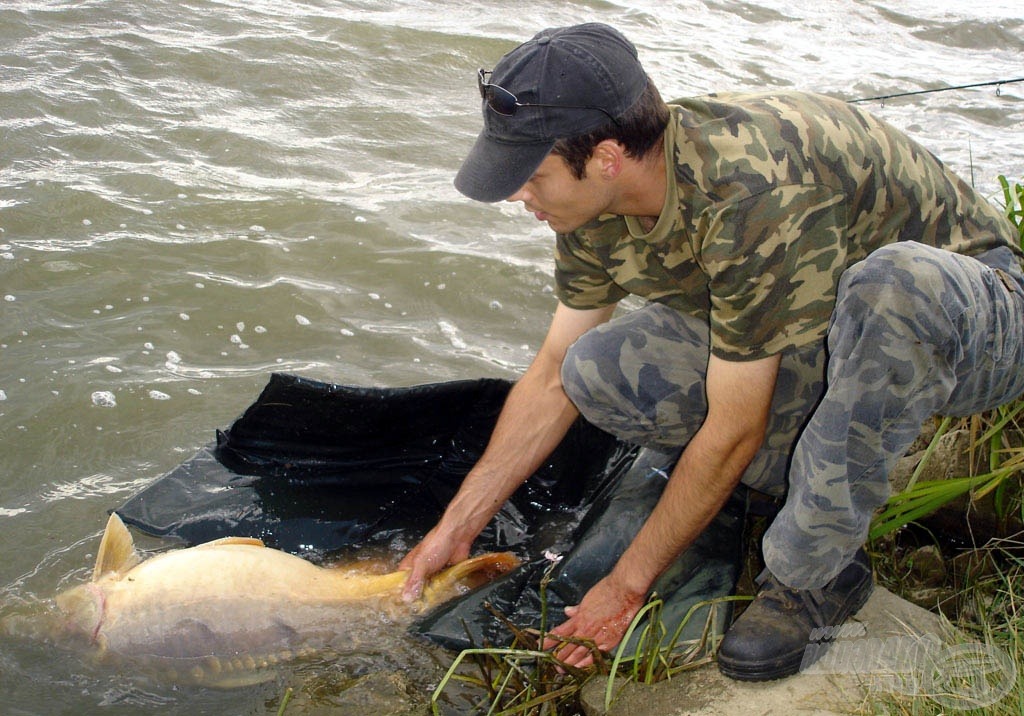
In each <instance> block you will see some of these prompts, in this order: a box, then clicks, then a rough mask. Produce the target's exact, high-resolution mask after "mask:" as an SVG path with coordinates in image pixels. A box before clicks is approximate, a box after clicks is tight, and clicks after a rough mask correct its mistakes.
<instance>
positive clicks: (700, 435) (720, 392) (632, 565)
mask: <svg viewBox="0 0 1024 716" xmlns="http://www.w3.org/2000/svg"><path fill="white" fill-rule="evenodd" d="M779 360H780V359H779V356H773V357H770V358H765V359H762V360H758V361H751V362H748V363H736V362H727V361H723V360H721V359H719V358H715V357H714V356H712V357H711V360H710V361H709V363H708V374H707V397H708V414H707V419H706V420H705V421H704V424H703V425H702V426H701V428H700V430H698V431H697V433H696V434H695V435H694V437H693V439H692V440H691V441H690V444H689V445H687V446H686V449H685V450H684V451H683V454H682V456H681V457H680V459H679V463H678V464H677V465H676V468H675V470H673V472H672V476H671V477H670V479H669V481H668V484H667V485H666V486H665V491H664V493H663V494H662V496H661V499H660V500H659V501H658V504H657V505H656V506H655V508H654V510H653V511H652V512H651V515H650V517H648V519H647V521H646V522H645V523H644V526H643V527H642V528H641V529H640V532H639V533H637V536H636V538H635V539H634V540H633V542H632V543H631V544H630V546H629V547H628V548H627V549H626V551H625V552H624V553H623V554H622V556H621V557H620V558H619V560H618V562H617V563H616V565H615V567H614V568H613V569H612V571H611V572H610V573H609V574H608V575H607V576H606V577H605V578H604V579H602V580H601V581H600V582H598V583H597V584H595V585H594V587H593V588H591V589H590V591H588V592H587V593H586V594H585V595H584V597H583V600H582V601H581V602H580V603H579V604H578V605H577V606H575V607H569V608H567V609H566V614H567V615H568V616H569V619H568V620H567V621H565V622H564V623H562V624H561V625H559V626H558V627H557V628H555V629H552V630H551V633H552V634H554V635H556V636H561V637H569V636H571V637H575V638H579V639H591V640H593V641H594V643H595V644H596V645H597V647H598V648H599V649H601V650H603V651H608V650H610V649H612V648H614V647H615V646H616V645H617V644H618V643H619V642H620V641H621V640H622V637H623V636H624V635H625V633H626V629H628V628H629V624H630V622H631V621H632V620H633V617H635V616H636V614H637V612H638V611H639V610H640V609H641V608H642V607H643V605H644V602H645V601H646V599H647V595H648V592H649V591H650V589H651V585H653V584H654V581H655V580H656V579H657V578H658V576H659V575H660V574H661V573H662V572H663V571H665V569H667V568H668V566H669V565H670V564H671V563H672V561H673V560H674V559H675V558H676V557H677V556H678V555H679V554H680V553H681V552H682V551H683V550H685V549H686V548H687V547H689V546H690V544H691V543H692V542H693V541H694V540H695V539H696V538H697V536H698V535H699V534H700V533H701V531H703V529H704V528H705V527H706V526H707V525H708V523H710V522H711V520H712V519H713V518H714V516H715V515H716V514H717V513H718V511H719V510H720V509H721V508H722V505H724V504H725V501H726V500H727V499H728V497H729V495H730V494H731V493H732V491H733V490H734V489H735V488H736V485H737V484H738V483H739V480H740V478H741V477H742V475H743V471H744V470H745V469H746V467H747V465H748V464H749V463H750V461H751V460H752V459H753V457H754V454H755V453H756V452H757V450H758V448H759V447H760V446H761V443H762V441H763V439H764V433H765V428H766V426H767V423H768V414H769V408H770V406H771V399H772V395H773V393H774V390H775V379H776V376H777V375H778V368H779ZM555 643H556V642H554V641H549V642H548V643H547V646H548V647H551V646H553V645H554V644H555ZM558 655H559V658H560V659H562V660H563V661H565V662H566V663H568V664H571V665H574V666H586V665H589V664H590V663H591V661H592V658H591V655H590V652H589V651H588V650H587V649H586V648H584V647H582V646H578V645H574V644H567V645H565V646H564V647H563V648H562V649H561V650H560V651H559V653H558Z"/></svg>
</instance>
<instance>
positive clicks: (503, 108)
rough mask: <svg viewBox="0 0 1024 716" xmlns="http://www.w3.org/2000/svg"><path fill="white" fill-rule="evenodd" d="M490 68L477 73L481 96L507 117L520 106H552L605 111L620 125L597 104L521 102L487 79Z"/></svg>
mask: <svg viewBox="0 0 1024 716" xmlns="http://www.w3.org/2000/svg"><path fill="white" fill-rule="evenodd" d="M490 74H491V71H490V70H484V69H481V70H479V71H478V72H477V74H476V83H477V87H479V89H480V97H481V98H482V99H483V100H484V101H485V102H487V106H488V107H490V108H491V109H492V110H493V111H495V112H497V113H498V114H500V115H504V116H505V117H511V116H512V115H514V114H515V113H516V111H517V110H518V109H519V108H520V107H551V108H554V109H592V110H596V111H598V112H601V113H603V114H604V115H605V116H606V117H608V119H610V120H611V121H612V123H613V124H614V125H615V126H616V127H618V126H620V125H619V122H618V120H617V119H615V117H613V116H612V115H611V114H610V113H609V112H608V110H606V109H603V108H601V107H597V106H595V105H583V104H540V103H537V102H520V101H519V98H518V97H516V96H515V95H514V94H512V93H511V92H509V91H508V90H507V89H505V88H504V87H502V86H501V85H496V84H493V83H491V82H488V81H487V76H488V75H490Z"/></svg>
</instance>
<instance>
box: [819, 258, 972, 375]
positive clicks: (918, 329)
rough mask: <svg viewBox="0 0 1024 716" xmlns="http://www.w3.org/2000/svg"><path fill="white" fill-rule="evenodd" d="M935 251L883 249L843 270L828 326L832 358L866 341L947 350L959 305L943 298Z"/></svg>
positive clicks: (940, 275) (843, 354) (944, 285)
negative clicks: (904, 343) (938, 347)
mask: <svg viewBox="0 0 1024 716" xmlns="http://www.w3.org/2000/svg"><path fill="white" fill-rule="evenodd" d="M939 251H940V250H939V249H935V248H933V247H930V246H924V245H923V244H918V243H915V242H911V241H903V242H899V243H896V244H891V245H888V246H884V247H882V248H880V249H877V250H876V251H874V252H872V253H871V254H870V255H869V256H868V257H867V258H865V259H864V260H862V261H859V262H858V263H856V264H854V265H853V266H851V267H850V268H848V269H847V270H846V271H845V272H843V275H842V277H841V278H840V281H839V286H838V289H837V295H836V308H835V311H834V313H833V316H832V324H831V326H830V328H829V349H830V353H831V354H832V355H833V356H838V357H848V356H849V354H850V353H851V352H852V351H853V350H855V349H857V348H859V349H860V350H861V351H863V350H864V348H865V345H864V344H865V342H872V341H875V342H878V343H879V344H881V345H891V343H892V342H893V341H907V342H911V343H915V344H918V345H920V344H924V345H933V346H945V345H947V344H948V343H949V342H950V340H951V337H952V335H953V325H954V323H955V320H956V316H955V315H953V313H955V312H957V311H958V310H960V309H959V308H958V306H961V305H962V303H961V302H958V301H949V300H947V299H948V298H949V296H948V295H947V290H946V283H945V281H944V280H943V275H942V269H941V268H940V266H941V264H942V256H941V254H938V253H937V252H939Z"/></svg>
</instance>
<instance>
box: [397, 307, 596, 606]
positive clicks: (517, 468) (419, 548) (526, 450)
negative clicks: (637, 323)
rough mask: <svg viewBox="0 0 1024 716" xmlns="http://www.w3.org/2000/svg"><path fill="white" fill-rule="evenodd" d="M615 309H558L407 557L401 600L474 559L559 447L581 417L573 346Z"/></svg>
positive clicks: (404, 563)
mask: <svg viewBox="0 0 1024 716" xmlns="http://www.w3.org/2000/svg"><path fill="white" fill-rule="evenodd" d="M614 310H615V307H614V306H608V307H606V308H599V309H593V310H586V311H580V310H576V309H572V308H568V307H566V306H564V305H562V304H559V306H558V308H557V309H556V310H555V315H554V318H553V319H552V321H551V327H550V328H549V329H548V334H547V337H546V338H545V339H544V343H543V345H541V348H540V350H539V351H538V352H537V355H536V356H535V357H534V359H533V362H532V363H531V364H530V367H529V368H528V369H527V371H526V373H524V374H523V377H522V378H520V379H519V381H518V382H517V383H516V384H515V386H513V388H512V390H511V391H510V392H509V395H508V398H507V399H506V401H505V405H504V407H503V408H502V410H501V415H500V416H499V417H498V422H497V424H496V425H495V427H494V432H493V433H492V435H491V439H490V442H488V444H487V449H486V450H485V451H484V454H483V455H482V456H481V457H480V460H479V461H478V462H477V464H476V465H475V466H474V467H473V469H472V470H470V472H469V474H468V475H466V477H465V479H464V480H463V482H462V485H461V487H460V488H459V491H458V493H457V494H456V495H455V497H454V498H452V501H451V503H449V505H448V507H447V509H445V512H444V514H443V515H442V516H441V520H440V521H439V522H438V523H437V525H436V526H435V527H434V529H432V530H431V531H430V532H429V533H428V534H427V535H426V537H424V538H423V540H422V541H421V542H420V543H419V544H418V545H416V547H414V548H413V549H412V551H410V552H409V554H407V555H406V556H405V558H404V559H403V560H402V562H401V563H400V564H399V565H398V568H399V569H409V570H411V571H410V574H409V579H408V581H407V582H406V587H405V591H404V592H403V594H402V596H403V597H404V598H405V599H407V600H411V599H415V598H416V597H418V596H419V594H420V592H421V591H422V589H423V582H424V580H426V579H427V578H428V577H430V576H431V575H433V574H435V573H436V572H438V571H439V570H440V569H442V568H443V567H445V566H446V565H448V564H454V563H455V562H458V561H460V560H463V559H465V558H466V557H468V556H469V550H470V548H471V547H472V545H473V540H475V539H476V537H477V535H479V534H480V532H481V530H483V528H484V527H485V526H486V525H487V523H488V522H489V521H490V519H491V518H492V517H493V516H494V515H495V513H496V512H497V511H498V510H499V509H500V508H501V506H502V505H503V504H505V500H507V499H508V498H509V497H511V495H512V493H513V492H515V490H516V488H517V487H519V485H521V484H522V483H523V482H524V481H525V480H526V478H528V477H529V476H530V475H532V474H533V473H534V471H536V470H537V468H538V467H540V465H541V464H542V463H543V462H544V460H546V459H547V457H548V455H550V454H551V452H552V451H553V450H554V449H555V448H556V447H557V446H558V443H559V442H560V441H561V440H562V438H563V437H565V434H566V432H567V431H568V430H569V427H570V426H571V425H572V423H573V421H574V420H575V419H576V417H577V415H578V412H577V410H576V408H575V406H573V404H572V403H571V402H570V401H569V398H568V397H566V395H565V392H564V391H563V390H562V361H563V360H564V358H565V353H566V351H567V350H568V348H569V346H570V345H572V343H573V342H574V341H575V340H576V339H577V338H579V337H580V336H581V335H583V334H584V333H585V332H586V331H588V330H590V329H591V328H593V327H594V326H597V325H598V324H600V323H604V322H605V321H607V320H608V319H609V318H610V317H611V315H612V312H613V311H614Z"/></svg>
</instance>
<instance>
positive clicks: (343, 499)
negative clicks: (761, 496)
mask: <svg viewBox="0 0 1024 716" xmlns="http://www.w3.org/2000/svg"><path fill="white" fill-rule="evenodd" d="M510 388H511V383H509V382H508V381H504V380H498V379H477V380H465V381H450V382H443V383H431V384H425V385H419V386H413V387H407V388H367V387H357V386H345V385H335V384H329V383H323V382H319V381H315V380H310V379H308V378H303V377H298V376H294V375H285V374H274V375H272V376H271V378H270V380H269V382H268V384H267V385H266V387H265V388H264V389H263V391H262V393H261V394H260V395H259V397H258V398H257V399H256V401H255V402H254V403H253V404H252V405H251V406H250V407H249V408H248V409H247V410H246V411H245V413H244V414H243V415H242V416H241V417H239V418H238V419H237V420H236V421H235V422H234V423H233V424H232V425H231V426H230V427H228V428H227V429H225V430H223V431H217V432H216V440H215V441H213V442H211V443H210V444H209V445H207V446H206V447H204V448H203V449H201V450H200V451H199V452H198V453H197V454H195V455H194V456H193V457H192V458H190V459H188V460H186V461H185V462H184V463H182V464H181V465H179V466H178V467H177V468H175V469H173V470H171V471H170V472H169V473H167V474H166V475H163V476H162V477H160V478H158V479H157V480H156V481H155V482H154V483H153V484H151V485H150V486H148V487H147V488H145V489H144V490H142V491H141V492H140V493H138V494H136V495H135V496H133V497H132V498H131V499H129V500H128V501H127V502H125V504H124V505H122V506H121V507H119V508H117V510H116V511H117V513H118V514H119V515H120V516H121V518H122V519H123V520H124V521H125V522H126V523H128V524H130V525H132V526H134V527H136V528H137V529H139V530H141V531H143V532H146V533H149V534H152V535H157V536H162V537H167V538H170V539H174V540H178V541H180V542H183V543H185V544H187V545H192V544H199V543H201V542H206V541H208V540H211V539H216V538H218V537H224V536H228V535H238V536H251V537H259V538H260V539H262V540H263V541H264V542H265V543H267V544H268V545H269V546H273V547H276V548H278V549H282V550H285V551H288V552H293V553H298V554H302V555H304V556H307V557H311V558H314V559H316V558H317V557H324V556H329V555H331V554H333V553H338V552H340V551H344V550H348V549H358V548H360V547H365V546H371V545H401V546H404V548H408V547H410V546H412V545H414V544H415V543H416V541H417V540H418V539H419V538H420V537H422V536H423V535H424V534H426V532H427V531H428V530H429V529H430V528H431V527H432V526H433V525H434V524H435V523H436V521H437V519H438V518H439V517H440V515H441V513H442V511H443V510H444V507H445V505H447V503H448V501H449V500H450V499H451V497H452V496H453V495H454V494H455V492H456V491H457V490H458V487H459V485H460V483H461V480H462V478H463V477H464V476H465V475H466V473H467V472H468V471H469V469H470V468H471V467H472V466H473V464H474V463H475V462H476V460H477V459H478V458H479V457H480V455H481V454H482V453H483V450H484V448H485V447H486V444H487V441H488V439H489V437H490V434H491V431H492V429H493V427H494V424H495V421H496V420H497V416H498V413H499V412H500V410H501V407H502V405H503V404H504V401H505V398H506V396H507V394H508V391H509V389H510ZM671 462H672V456H665V455H662V454H660V453H653V452H650V451H645V450H639V449H638V448H637V447H636V446H633V445H630V444H626V443H623V442H621V441H619V440H617V439H615V438H614V437H612V436H610V435H608V434H607V433H605V432H603V431H601V430H599V429H597V428H596V427H594V426H593V425H591V424H589V423H587V422H586V421H585V420H583V419H582V418H580V419H578V420H577V421H576V422H575V423H574V424H573V426H572V428H571V429H570V430H569V432H568V434H567V435H566V437H565V439H564V440H563V441H562V442H561V444H559V446H558V448H557V449H556V450H555V451H554V452H553V453H552V455H551V456H550V458H549V459H548V460H547V461H546V462H545V463H544V465H543V466H542V467H541V468H540V469H539V470H537V472H536V473H535V474H534V475H532V476H531V477H530V478H529V479H528V480H527V481H526V483H524V484H523V486H522V487H520V489H519V490H518V491H517V492H516V493H515V494H514V495H513V496H512V498H511V499H510V500H509V501H508V503H507V504H506V505H505V506H504V507H503V508H502V510H501V511H500V512H499V513H498V515H497V516H496V517H495V518H494V519H493V520H492V521H491V524H490V525H488V527H487V528H486V529H485V530H484V532H483V533H482V534H481V536H480V537H479V538H478V540H477V542H476V543H475V545H474V551H481V552H482V551H488V550H512V551H514V552H515V553H517V554H518V555H519V556H520V557H521V558H522V559H523V564H522V566H520V567H519V568H517V569H516V570H514V571H513V572H511V573H509V574H508V575H505V576H504V577H503V578H501V579H500V580H498V581H497V582H494V583H492V584H490V585H486V586H484V587H482V588H481V589H479V590H477V591H475V592H472V593H470V594H467V595H465V596H463V597H461V598H459V599H456V600H454V601H452V602H449V603H448V604H446V605H444V606H442V607H441V608H440V609H438V610H435V611H434V612H431V613H429V614H426V615H424V616H423V617H421V618H420V619H419V620H418V621H417V622H416V623H415V624H414V625H413V627H412V630H413V631H414V632H417V633H419V634H422V635H423V636H425V637H427V638H429V639H431V640H433V641H435V642H437V643H440V644H442V645H444V646H447V647H450V648H455V649H461V648H467V647H469V646H473V645H475V646H480V645H482V644H484V643H492V644H501V643H505V642H507V641H509V639H510V638H511V635H510V634H509V633H508V631H507V630H506V628H505V627H504V626H502V625H501V624H500V623H499V622H498V621H497V620H496V619H495V618H494V617H493V615H492V613H491V611H490V609H488V607H487V605H491V607H492V608H493V609H496V610H498V611H500V612H502V613H503V614H505V615H507V616H508V618H509V619H510V620H511V621H512V622H513V623H515V624H517V625H518V626H522V627H530V626H533V627H536V626H538V625H539V623H540V619H541V612H542V608H541V593H542V589H541V586H540V584H541V578H542V577H543V576H544V575H545V574H547V579H546V580H545V585H546V586H545V588H544V590H543V593H544V598H545V600H546V603H547V607H546V613H547V614H548V618H549V621H550V624H551V625H553V624H555V623H557V622H559V621H560V620H561V619H562V616H561V615H562V607H563V606H564V605H566V604H574V603H576V602H578V601H579V599H580V598H581V597H582V595H583V594H584V593H585V592H586V591H587V589H589V587H590V586H592V585H593V584H594V583H595V582H596V581H597V580H598V579H600V578H601V577H602V576H603V575H604V574H606V573H607V572H608V571H609V570H610V569H611V567H612V566H613V565H614V563H615V560H616V559H617V557H618V555H619V554H621V552H622V550H623V549H625V547H626V546H627V545H628V544H629V541H630V540H631V538H632V536H633V534H635V532H636V530H637V529H639V527H640V525H641V524H642V523H643V521H644V519H645V518H646V516H647V514H648V513H649V511H650V509H651V508H652V507H653V505H654V503H655V502H656V501H657V499H658V496H659V495H660V494H661V490H662V488H663V486H664V483H665V476H666V474H667V471H668V470H670V469H671ZM744 510H745V505H744V501H743V499H742V498H740V497H736V498H734V499H733V500H732V501H731V502H730V503H729V504H728V505H727V506H726V508H725V509H724V510H723V511H722V512H721V513H720V514H719V515H718V517H717V518H716V519H715V521H713V522H712V524H711V525H710V526H709V527H708V528H707V530H705V532H704V534H703V535H702V536H701V538H700V539H699V540H698V542H697V544H695V545H694V546H693V547H692V548H691V549H690V550H689V551H688V553H687V554H686V555H684V557H683V558H681V559H680V560H679V561H678V562H677V563H676V564H675V565H674V566H673V567H672V568H671V569H670V570H669V571H668V572H667V573H666V574H665V575H663V576H662V578H661V579H660V580H659V582H658V584H657V585H656V589H657V592H658V594H659V596H661V597H662V598H663V599H665V602H666V608H665V611H664V613H663V617H665V618H669V619H671V618H672V617H673V615H675V616H676V617H681V616H682V615H683V614H685V613H686V611H687V610H688V609H689V608H690V606H691V605H693V604H695V603H696V602H698V601H701V600H704V599H710V598H713V597H716V596H724V595H726V594H729V593H731V591H732V589H733V588H734V585H735V581H736V578H737V575H738V572H739V562H740V545H741V534H742V525H743V521H744ZM557 557H561V560H560V561H558V563H557V564H553V562H552V558H557ZM725 613H726V610H722V612H721V613H720V615H719V618H720V619H724V618H725ZM692 621H693V627H694V629H695V630H696V631H694V632H693V633H694V634H696V633H698V632H699V630H700V628H701V627H703V617H698V618H695V619H693V620H692ZM698 622H699V623H698Z"/></svg>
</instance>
